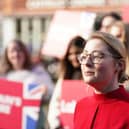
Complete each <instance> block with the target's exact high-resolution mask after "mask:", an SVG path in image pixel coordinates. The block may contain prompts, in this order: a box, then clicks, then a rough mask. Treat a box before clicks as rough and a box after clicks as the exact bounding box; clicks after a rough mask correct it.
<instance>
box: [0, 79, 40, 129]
mask: <svg viewBox="0 0 129 129" xmlns="http://www.w3.org/2000/svg"><path fill="white" fill-rule="evenodd" d="M41 91H42V87H41V86H39V85H36V84H28V85H23V84H22V83H17V82H12V81H7V80H2V79H0V128H1V129H35V128H36V122H37V119H38V111H39V104H40V98H41Z"/></svg>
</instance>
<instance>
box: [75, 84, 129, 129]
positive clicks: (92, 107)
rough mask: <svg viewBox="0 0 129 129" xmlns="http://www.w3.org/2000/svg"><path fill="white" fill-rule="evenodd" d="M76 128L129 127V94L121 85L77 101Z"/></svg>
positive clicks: (106, 128) (104, 128)
mask: <svg viewBox="0 0 129 129" xmlns="http://www.w3.org/2000/svg"><path fill="white" fill-rule="evenodd" d="M74 129H129V94H128V93H127V92H126V91H125V89H124V88H123V87H122V86H121V87H120V88H119V89H117V90H115V91H112V92H110V93H107V94H99V95H98V94H94V95H93V96H91V97H87V98H84V99H82V100H81V101H79V102H78V103H77V106H76V110H75V113H74Z"/></svg>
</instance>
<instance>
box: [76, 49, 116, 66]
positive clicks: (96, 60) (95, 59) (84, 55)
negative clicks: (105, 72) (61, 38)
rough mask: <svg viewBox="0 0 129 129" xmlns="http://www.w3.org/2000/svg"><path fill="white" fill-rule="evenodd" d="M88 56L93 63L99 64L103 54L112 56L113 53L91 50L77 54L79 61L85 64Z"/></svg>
mask: <svg viewBox="0 0 129 129" xmlns="http://www.w3.org/2000/svg"><path fill="white" fill-rule="evenodd" d="M88 56H89V57H90V59H91V61H92V62H93V63H94V64H100V63H101V62H102V61H103V59H104V57H105V56H111V57H114V56H113V55H111V54H109V53H103V52H100V51H93V52H92V53H90V54H88V53H87V51H85V52H83V53H81V54H80V55H79V56H78V60H79V63H80V64H83V65H85V64H86V60H87V57H88ZM115 58H118V57H115Z"/></svg>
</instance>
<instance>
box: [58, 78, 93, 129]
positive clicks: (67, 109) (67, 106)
mask: <svg viewBox="0 0 129 129" xmlns="http://www.w3.org/2000/svg"><path fill="white" fill-rule="evenodd" d="M91 95H93V89H92V87H90V86H89V85H86V84H85V83H84V82H83V81H81V80H65V81H64V82H63V85H62V98H61V103H60V109H61V116H60V119H61V123H62V125H63V127H64V129H73V113H74V110H75V106H76V103H77V101H78V100H80V99H82V98H84V97H87V96H91Z"/></svg>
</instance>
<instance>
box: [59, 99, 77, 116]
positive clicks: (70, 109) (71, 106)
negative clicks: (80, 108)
mask: <svg viewBox="0 0 129 129" xmlns="http://www.w3.org/2000/svg"><path fill="white" fill-rule="evenodd" d="M75 106H76V101H75V100H72V101H69V102H66V101H65V100H62V101H61V103H60V109H61V112H62V113H72V114H73V113H74V110H75Z"/></svg>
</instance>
